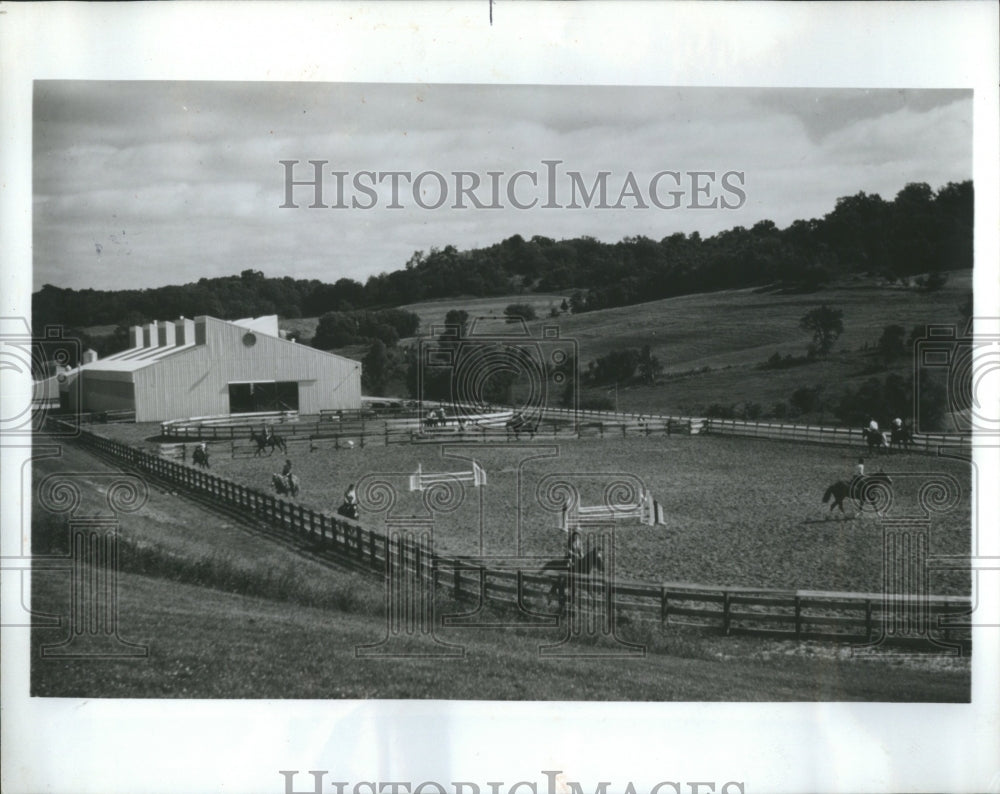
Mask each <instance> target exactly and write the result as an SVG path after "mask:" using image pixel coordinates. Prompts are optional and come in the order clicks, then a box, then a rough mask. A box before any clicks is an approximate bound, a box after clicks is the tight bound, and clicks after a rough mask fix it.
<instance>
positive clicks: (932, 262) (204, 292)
mask: <svg viewBox="0 0 1000 794" xmlns="http://www.w3.org/2000/svg"><path fill="white" fill-rule="evenodd" d="M972 227H973V186H972V182H971V181H965V182H959V183H948V184H947V185H945V186H943V187H941V188H940V189H938V190H937V191H935V190H933V189H932V188H931V187H930V186H929V185H928V184H926V183H912V184H909V185H907V186H906V187H905V188H903V189H902V190H901V191H900V192H899V193H898V194H897V195H896V197H895V198H894V199H892V200H891V201H887V200H885V199H883V198H881V197H880V196H878V195H877V194H866V193H863V192H862V193H858V194H856V195H854V196H847V197H843V198H840V199H838V200H837V202H836V206H835V207H834V208H833V209H832V210H831V211H830V212H829V213H827V214H826V215H825V216H824V217H823V218H819V219H812V220H797V221H795V222H794V223H792V224H791V225H789V226H788V227H787V228H785V229H779V228H778V227H777V226H776V225H775V224H774V223H773V222H771V221H767V220H764V221H760V222H759V223H757V224H755V225H754V226H752V227H751V228H745V227H742V226H737V227H735V228H732V229H728V230H726V231H723V232H720V233H718V234H716V235H713V236H711V237H706V238H702V237H701V236H700V235H699V234H698V232H692V233H691V234H687V235H686V234H683V233H676V234H672V235H670V236H668V237H664V238H663V239H662V240H659V241H657V240H653V239H650V238H648V237H627V238H625V239H623V240H621V241H620V242H617V243H603V242H600V241H598V240H596V239H594V238H593V237H580V238H576V239H570V240H553V239H550V238H547V237H542V236H535V237H532V238H531V239H530V240H525V239H523V238H522V237H521V236H520V235H514V236H512V237H509V238H508V239H506V240H503V241H502V242H499V243H496V244H494V245H491V246H488V247H485V248H478V249H473V250H468V251H459V250H457V249H456V248H455V247H454V246H452V245H446V246H444V247H443V248H440V249H438V248H433V249H431V250H430V252H428V253H425V252H423V251H416V252H414V254H413V255H412V256H411V257H410V259H409V261H408V262H406V263H405V265H404V266H403V267H402V268H400V269H399V270H396V271H393V272H391V273H380V274H378V275H373V276H371V277H370V278H369V279H368V280H367V281H366V282H365V283H364V284H362V283H360V282H358V281H355V280H353V279H349V278H340V279H337V280H336V281H334V282H333V283H326V282H323V281H319V280H316V279H308V280H307V279H294V278H291V277H288V276H285V277H281V278H271V277H267V276H265V275H264V274H263V273H262V272H260V271H256V270H244V271H243V272H242V273H240V274H239V275H234V276H225V277H220V278H202V279H200V280H199V281H198V282H196V283H190V284H184V285H178V286H166V287H157V288H151V289H142V290H118V291H99V290H92V289H83V290H73V289H63V288H60V287H58V286H54V285H51V284H45V285H43V286H42V287H41V289H40V290H39V291H37V292H36V293H34V295H33V296H32V314H33V324H34V326H35V327H37V328H42V327H44V326H46V325H50V324H61V325H63V326H64V327H67V328H70V329H82V328H87V327H90V326H100V325H105V326H119V333H118V336H123V331H122V329H127V327H128V326H129V325H133V324H139V323H143V322H148V321H150V320H155V319H165V318H173V317H178V316H182V315H183V316H187V317H193V316H197V315H201V314H209V315H212V316H215V317H220V318H223V319H235V318H238V317H248V316H255V315H262V314H275V313H276V314H278V315H280V316H281V317H282V318H296V317H316V316H320V315H323V314H326V313H329V312H354V311H361V310H373V309H385V308H389V307H394V306H399V305H403V304H412V303H415V302H418V301H422V300H430V299H439V298H451V297H458V296H469V297H488V296H495V295H509V294H516V293H521V294H524V293H535V292H539V293H561V294H565V295H566V296H567V297H568V298H569V306H570V309H571V310H572V311H573V312H574V313H579V312H585V311H591V310H595V309H604V308H610V307H614V306H627V305H630V304H635V303H641V302H645V301H650V300H656V299H659V298H668V297H673V296H678V295H686V294H692V293H698V292H706V291H713V290H721V289H732V288H738V287H753V286H761V285H765V284H780V285H782V286H784V287H785V288H787V289H789V290H800V291H803V292H808V291H813V290H817V289H820V288H822V286H823V284H825V283H827V282H829V281H833V280H836V279H839V278H842V277H844V276H845V275H849V274H852V273H867V274H871V275H877V276H881V277H884V278H885V279H887V280H889V281H895V280H897V279H905V278H908V277H912V276H915V275H917V274H921V275H922V276H923V277H924V278H925V279H926V280H927V284H928V286H929V287H931V288H932V287H933V286H934V285H935V284H936V283H937V282H936V281H935V277H934V276H933V274H935V273H939V272H942V271H950V270H961V269H965V268H971V267H972ZM337 270H338V266H337V263H336V261H335V260H333V261H331V263H330V271H331V272H333V273H336V271H337ZM122 341H123V339H120V340H115V339H113V338H112V337H108V341H107V342H106V343H105V344H108V345H116V344H120V343H121V342H122ZM98 352H99V353H101V354H102V355H106V354H107V352H108V351H107V350H99V351H98Z"/></svg>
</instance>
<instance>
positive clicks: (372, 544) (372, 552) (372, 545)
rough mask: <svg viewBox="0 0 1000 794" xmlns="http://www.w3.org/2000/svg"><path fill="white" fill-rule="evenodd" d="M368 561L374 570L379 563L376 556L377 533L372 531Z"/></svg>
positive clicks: (369, 538)
mask: <svg viewBox="0 0 1000 794" xmlns="http://www.w3.org/2000/svg"><path fill="white" fill-rule="evenodd" d="M368 561H369V562H370V563H371V566H372V568H375V567H376V565H377V563H378V558H377V557H376V556H375V533H374V532H372V531H371V530H368Z"/></svg>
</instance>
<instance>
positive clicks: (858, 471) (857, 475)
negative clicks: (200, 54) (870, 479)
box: [851, 458, 865, 488]
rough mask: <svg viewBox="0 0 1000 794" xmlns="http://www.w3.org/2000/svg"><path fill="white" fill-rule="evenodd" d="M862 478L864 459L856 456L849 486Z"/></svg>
mask: <svg viewBox="0 0 1000 794" xmlns="http://www.w3.org/2000/svg"><path fill="white" fill-rule="evenodd" d="M864 478H865V459H864V458H858V462H857V463H856V464H854V476H853V477H852V478H851V487H852V488H853V487H854V486H855V485H857V484H858V483H859V482H861V480H863V479H864Z"/></svg>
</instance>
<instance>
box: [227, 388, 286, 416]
mask: <svg viewBox="0 0 1000 794" xmlns="http://www.w3.org/2000/svg"><path fill="white" fill-rule="evenodd" d="M297 410H299V384H298V382H297V381H294V380H287V381H278V382H275V381H258V382H256V383H230V384H229V413H231V414H249V413H256V412H257V411H297Z"/></svg>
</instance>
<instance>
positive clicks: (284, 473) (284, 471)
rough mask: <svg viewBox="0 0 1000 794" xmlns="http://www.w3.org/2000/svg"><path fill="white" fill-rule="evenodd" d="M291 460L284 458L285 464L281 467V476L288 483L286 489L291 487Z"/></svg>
mask: <svg viewBox="0 0 1000 794" xmlns="http://www.w3.org/2000/svg"><path fill="white" fill-rule="evenodd" d="M291 475H292V460H291V458H285V465H284V466H282V467H281V478H282V479H283V480H284V481H285V483H286V484H287V485H288V490H289V491H290V490H291V489H292V477H291Z"/></svg>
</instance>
